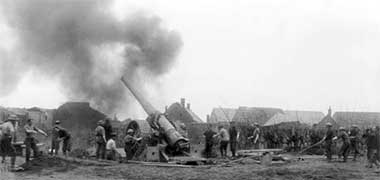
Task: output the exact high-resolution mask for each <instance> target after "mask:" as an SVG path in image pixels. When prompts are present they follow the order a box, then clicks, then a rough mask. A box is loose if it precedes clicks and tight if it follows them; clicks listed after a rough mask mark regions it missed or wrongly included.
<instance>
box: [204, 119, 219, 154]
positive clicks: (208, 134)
mask: <svg viewBox="0 0 380 180" xmlns="http://www.w3.org/2000/svg"><path fill="white" fill-rule="evenodd" d="M215 134H216V132H214V131H213V130H212V128H211V124H207V130H206V131H205V132H204V133H203V136H204V138H205V156H206V158H211V156H212V147H213V145H214V138H213V137H214V135H215Z"/></svg>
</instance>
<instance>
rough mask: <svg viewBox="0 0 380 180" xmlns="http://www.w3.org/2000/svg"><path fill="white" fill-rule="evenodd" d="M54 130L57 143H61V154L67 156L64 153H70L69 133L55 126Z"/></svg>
mask: <svg viewBox="0 0 380 180" xmlns="http://www.w3.org/2000/svg"><path fill="white" fill-rule="evenodd" d="M54 130H55V131H56V133H57V135H58V138H57V142H58V143H59V142H61V141H63V142H62V152H63V155H65V156H67V154H66V152H71V135H70V133H69V132H68V131H67V130H66V129H65V128H62V127H60V126H55V127H54Z"/></svg>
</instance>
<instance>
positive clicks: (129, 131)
mask: <svg viewBox="0 0 380 180" xmlns="http://www.w3.org/2000/svg"><path fill="white" fill-rule="evenodd" d="M133 132H135V131H134V130H133V129H128V130H127V133H133Z"/></svg>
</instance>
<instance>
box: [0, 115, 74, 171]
mask: <svg viewBox="0 0 380 180" xmlns="http://www.w3.org/2000/svg"><path fill="white" fill-rule="evenodd" d="M18 121H19V118H18V117H17V116H16V115H9V116H8V118H7V119H6V120H5V122H4V123H3V124H1V125H0V154H1V156H2V160H1V162H2V163H5V161H6V157H7V156H10V165H11V166H10V168H11V170H20V169H22V168H21V167H18V166H16V165H15V161H16V154H17V153H16V148H15V143H16V132H17V122H18ZM23 130H24V132H25V139H24V145H25V162H26V163H27V164H28V163H29V162H30V155H31V151H33V155H34V158H36V157H38V156H40V151H39V149H38V146H37V145H38V144H37V142H38V141H37V139H36V137H35V136H36V134H38V133H40V134H42V135H44V136H45V137H47V136H48V134H47V133H46V132H44V131H43V130H41V129H39V128H37V127H36V126H35V125H34V124H33V120H32V119H30V118H28V119H27V121H26V124H25V126H24V127H23ZM61 142H62V151H63V154H64V155H66V152H70V151H71V135H70V133H69V132H68V131H67V130H66V129H65V128H63V127H61V125H60V121H56V122H55V125H54V127H53V130H52V149H51V154H52V155H53V154H54V155H57V154H58V149H59V146H60V143H61Z"/></svg>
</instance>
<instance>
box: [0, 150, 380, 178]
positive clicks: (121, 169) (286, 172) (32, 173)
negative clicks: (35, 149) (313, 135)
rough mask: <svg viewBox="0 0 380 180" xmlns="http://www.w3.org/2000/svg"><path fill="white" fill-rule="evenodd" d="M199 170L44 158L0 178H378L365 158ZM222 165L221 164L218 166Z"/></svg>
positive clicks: (310, 158)
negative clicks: (356, 160)
mask: <svg viewBox="0 0 380 180" xmlns="http://www.w3.org/2000/svg"><path fill="white" fill-rule="evenodd" d="M217 161H219V163H218V164H219V165H212V166H202V167H192V168H183V167H154V166H146V165H142V164H119V163H114V164H112V165H110V164H102V163H98V164H97V163H91V161H90V162H87V163H73V162H68V161H63V160H61V159H54V158H50V157H45V158H43V159H42V160H39V161H34V163H33V166H31V167H29V169H28V170H26V171H24V172H16V173H10V172H4V171H2V172H1V173H2V175H1V178H0V179H7V180H11V179H30V180H32V179H41V180H47V179H62V180H66V179H89V180H105V179H183V180H185V179H186V180H190V179H205V180H206V179H226V180H227V179H291V180H297V179H318V180H319V179H373V180H375V179H376V180H377V179H380V173H378V172H377V169H376V168H372V169H368V168H365V167H364V166H365V159H364V158H363V159H361V160H360V161H358V162H352V161H349V162H348V163H341V162H332V163H328V162H326V161H325V160H324V159H323V157H320V156H307V157H304V160H298V159H296V158H295V159H294V160H293V161H292V162H290V163H287V164H282V165H271V166H269V167H264V166H261V165H259V164H256V163H255V162H254V161H253V160H251V159H244V160H242V161H239V162H235V163H230V164H223V163H221V162H220V161H221V160H217ZM221 164H222V165H221Z"/></svg>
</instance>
